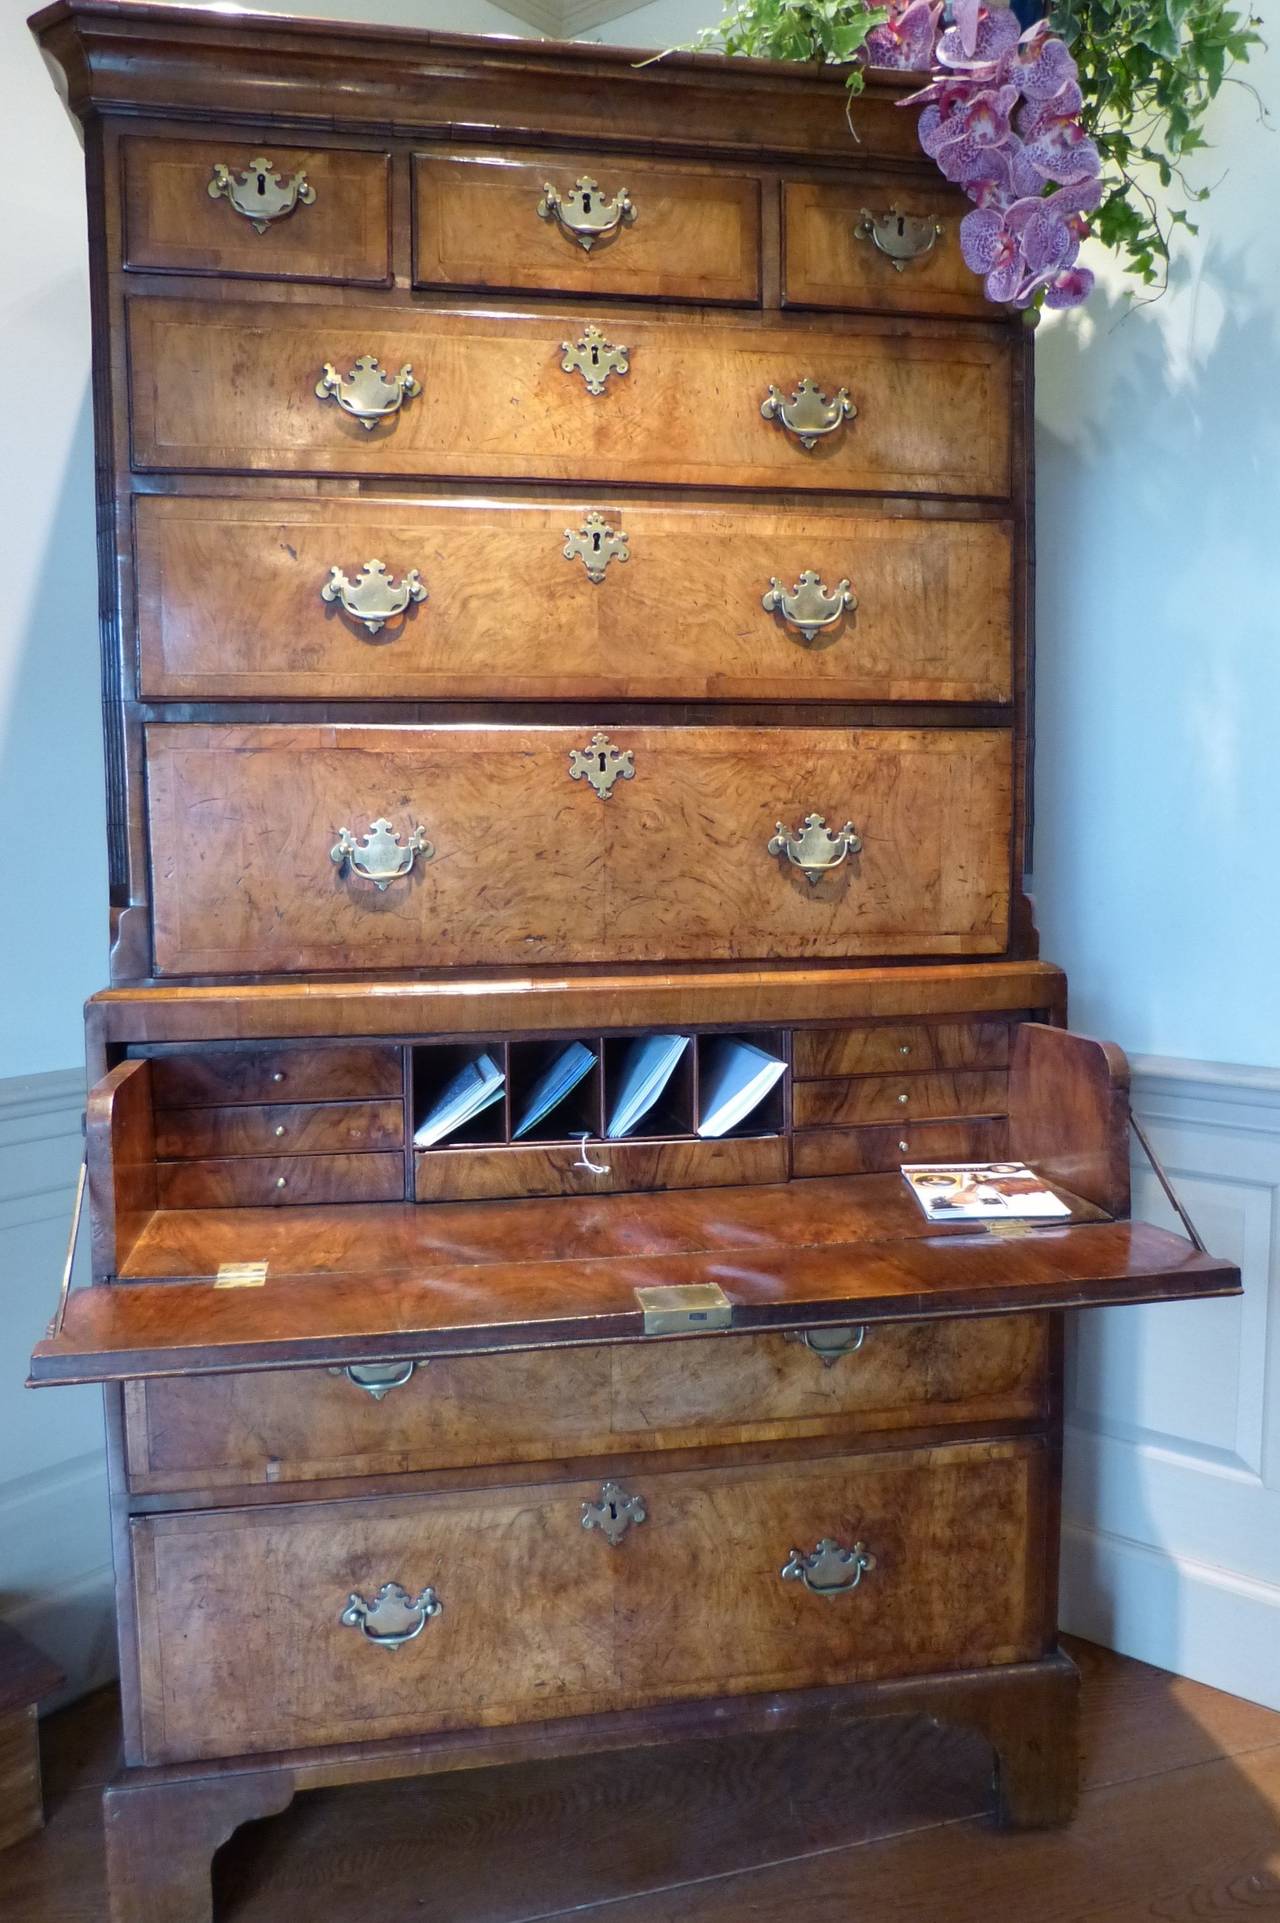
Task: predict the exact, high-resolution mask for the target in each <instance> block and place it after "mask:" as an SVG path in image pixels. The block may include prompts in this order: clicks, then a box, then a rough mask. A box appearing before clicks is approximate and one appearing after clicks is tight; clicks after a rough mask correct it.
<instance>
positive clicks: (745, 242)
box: [413, 152, 760, 306]
mask: <svg viewBox="0 0 1280 1923" xmlns="http://www.w3.org/2000/svg"><path fill="white" fill-rule="evenodd" d="M413 189H414V216H415V217H414V284H415V285H416V286H418V287H460V288H473V289H486V288H501V289H508V290H512V291H515V290H519V289H521V288H529V289H531V290H542V291H546V292H555V293H566V294H587V295H591V294H624V295H632V296H638V297H641V298H647V299H652V300H682V301H699V302H708V303H712V302H726V303H730V304H733V305H737V306H754V305H755V304H756V303H757V302H758V301H759V298H760V183H759V181H758V180H756V179H753V178H752V177H751V176H749V175H742V174H732V173H728V172H718V171H716V170H713V169H711V168H709V167H708V168H695V167H685V168H672V167H664V166H661V165H658V164H655V163H654V162H653V161H647V160H639V161H637V160H635V159H633V158H631V157H627V158H625V159H620V158H619V157H618V156H617V155H607V156H606V155H599V154H589V153H576V152H575V153H568V152H554V153H545V154H539V155H537V156H536V157H535V158H534V159H532V160H527V159H524V158H517V157H516V156H514V155H511V154H504V155H497V154H468V155H465V156H463V155H450V156H446V157H442V158H441V157H435V156H432V157H430V158H428V157H426V156H424V155H418V156H417V157H416V158H415V160H414V166H413Z"/></svg>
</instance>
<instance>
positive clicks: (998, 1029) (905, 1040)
mask: <svg viewBox="0 0 1280 1923" xmlns="http://www.w3.org/2000/svg"><path fill="white" fill-rule="evenodd" d="M1009 1045H1010V1023H1009V1021H1008V1020H1007V1019H1002V1018H997V1019H995V1020H988V1021H979V1020H974V1021H959V1022H861V1023H859V1024H858V1025H857V1026H856V1027H854V1026H850V1027H847V1028H801V1029H797V1031H796V1035H795V1041H794V1043H793V1045H792V1061H793V1067H794V1073H795V1076H796V1079H797V1081H812V1080H816V1079H818V1078H819V1077H821V1076H828V1075H881V1074H885V1073H888V1072H892V1071H894V1070H896V1071H897V1072H899V1073H900V1074H906V1073H908V1072H914V1071H916V1070H921V1071H923V1070H926V1069H937V1068H950V1069H954V1068H963V1069H970V1068H1007V1067H1008V1065H1009Z"/></svg>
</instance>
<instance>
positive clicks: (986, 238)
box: [960, 207, 1007, 274]
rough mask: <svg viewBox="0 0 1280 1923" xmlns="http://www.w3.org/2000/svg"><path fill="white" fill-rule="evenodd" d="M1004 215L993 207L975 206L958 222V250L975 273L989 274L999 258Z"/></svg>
mask: <svg viewBox="0 0 1280 1923" xmlns="http://www.w3.org/2000/svg"><path fill="white" fill-rule="evenodd" d="M1006 231H1007V230H1006V228H1005V224H1004V217H1003V215H1002V214H1001V213H1000V212H999V211H998V209H996V208H994V207H975V208H974V209H973V212H972V213H969V214H966V215H965V217H964V219H963V220H962V221H961V222H960V252H961V253H962V254H963V255H964V264H965V266H966V267H969V268H971V269H972V270H973V272H974V273H975V274H989V273H990V272H991V270H992V268H993V267H995V265H996V264H997V262H998V261H999V260H1000V258H1001V250H1002V246H1003V243H1004V240H1005V236H1006Z"/></svg>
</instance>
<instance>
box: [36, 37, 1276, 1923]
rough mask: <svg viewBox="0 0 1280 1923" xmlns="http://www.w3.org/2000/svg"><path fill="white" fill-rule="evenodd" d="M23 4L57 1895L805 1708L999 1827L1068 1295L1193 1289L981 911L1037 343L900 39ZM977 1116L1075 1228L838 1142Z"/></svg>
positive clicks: (1037, 1816) (1041, 1648)
mask: <svg viewBox="0 0 1280 1923" xmlns="http://www.w3.org/2000/svg"><path fill="white" fill-rule="evenodd" d="M33 27H34V30H35V31H36V33H37V35H38V36H39V38H40V41H41V43H42V46H43V47H44V49H45V52H46V54H47V56H48V59H49V62H50V65H51V66H52V68H53V70H54V72H55V75H56V77H57V79H58V83H59V85H60V87H61V88H62V89H63V91H64V93H65V96H66V98H67V100H68V103H69V106H70V108H71V111H72V113H73V114H74V115H75V116H76V118H77V119H78V120H79V121H80V123H81V124H82V126H83V130H84V138H85V145H86V153H87V175H88V195H89V209H90V248H91V260H92V285H93V300H94V324H95V350H94V351H95V369H94V391H95V427H96V435H97V451H98V474H99V487H100V526H101V570H102V601H103V623H102V635H103V674H104V689H105V699H104V714H105V725H106V738H107V763H108V780H109V839H110V855H111V874H112V902H113V906H112V972H111V986H110V987H109V988H107V989H104V991H103V992H102V993H101V994H100V995H98V996H96V997H95V998H94V1000H93V1001H92V1002H91V1003H90V1006H89V1010H88V1056H89V1065H90V1072H91V1082H92V1087H91V1092H90V1097H89V1109H88V1122H87V1158H86V1160H87V1189H88V1216H89V1230H90V1241H91V1247H92V1280H91V1284H90V1286H88V1287H85V1288H81V1289H78V1290H75V1291H72V1292H70V1293H68V1292H67V1291H66V1290H65V1287H64V1294H63V1298H62V1300H61V1301H60V1303H59V1306H58V1311H57V1314H56V1316H55V1319H54V1322H53V1324H52V1325H51V1328H50V1331H49V1333H48V1335H47V1336H46V1337H45V1339H44V1340H42V1341H41V1342H40V1343H39V1344H38V1346H37V1348H36V1352H35V1356H34V1358H33V1362H32V1379H33V1381H34V1382H37V1383H57V1382H84V1381H95V1382H101V1383H103V1384H104V1385H105V1394H106V1403H107V1412H108V1424H109V1434H110V1440H111V1483H112V1504H113V1515H114V1526H115V1547H116V1566H117V1584H118V1600H119V1613H120V1653H121V1674H122V1682H123V1696H124V1723H125V1727H124V1767H123V1769H122V1772H121V1774H120V1776H119V1777H118V1779H117V1780H116V1782H115V1783H114V1784H113V1786H112V1787H111V1789H110V1790H109V1791H108V1793H107V1804H106V1808H107V1836H108V1847H109V1859H110V1869H111V1881H112V1903H113V1914H114V1917H115V1920H116V1923H204V1920H205V1919H207V1918H208V1916H209V1914H210V1912H209V1902H210V1897H209V1876H208V1865H209V1858H210V1856H211V1854H212V1851H213V1849H214V1848H215V1847H216V1846H217V1844H218V1843H219V1842H220V1841H221V1840H222V1839H223V1838H224V1837H225V1836H226V1835H228V1834H229V1833H230V1831H231V1830H232V1829H233V1828H235V1827H236V1825H237V1824H239V1823H240V1822H243V1821H245V1820H248V1819H249V1818H251V1817H256V1816H262V1815H267V1814H270V1813H272V1812H273V1811H275V1810H278V1809H280V1808H282V1807H284V1805H285V1804H286V1803H287V1802H288V1800H289V1798H290V1797H291V1796H292V1795H293V1793H294V1792H295V1790H297V1789H299V1788H306V1787H312V1786H316V1785H321V1784H337V1783H345V1782H352V1781H360V1780H364V1781H368V1780H376V1779H378V1778H383V1777H393V1776H402V1775H412V1774H421V1773H428V1772H432V1771H439V1770H449V1769H461V1768H470V1767H474V1766H476V1765H479V1764H483V1763H486V1762H501V1761H506V1760H510V1759H512V1758H518V1757H531V1756H536V1755H555V1754H558V1753H564V1752H567V1751H571V1750H575V1749H578V1750H581V1749H607V1748H616V1747H623V1746H626V1745H628V1744H631V1743H637V1742H645V1743H651V1742H654V1741H662V1740H674V1739H677V1738H682V1737H689V1736H697V1735H702V1734H709V1733H712V1732H723V1733H733V1732H735V1731H748V1730H753V1729H762V1728H778V1727H787V1726H800V1725H804V1724H806V1723H812V1724H814V1725H821V1724H825V1723H829V1722H830V1721H831V1720H832V1719H833V1718H854V1717H859V1716H883V1715H889V1714H907V1713H916V1712H920V1711H925V1712H927V1713H929V1714H932V1715H935V1716H938V1717H943V1718H948V1717H949V1718H952V1719H954V1720H958V1721H962V1722H967V1723H971V1724H973V1725H975V1726H977V1727H978V1728H980V1729H981V1730H983V1731H984V1732H985V1733H986V1734H987V1736H988V1738H989V1739H990V1741H991V1744H992V1746H993V1748H994V1749H995V1751H996V1752H997V1754H998V1757H999V1762H1000V1773H999V1784H1000V1802H999V1808H1000V1811H1001V1813H1002V1815H1003V1817H1004V1818H1005V1819H1006V1820H1008V1821H1010V1822H1012V1823H1021V1824H1034V1823H1043V1822H1051V1821H1057V1820H1061V1819H1063V1818H1065V1817H1066V1816H1067V1815H1068V1814H1069V1811H1070V1808H1071V1803H1072V1797H1073V1784H1074V1733H1073V1732H1074V1723H1073V1707H1074V1689H1073V1685H1074V1672H1073V1670H1072V1668H1071V1666H1070V1664H1069V1663H1068V1662H1067V1661H1066V1659H1065V1658H1064V1657H1062V1656H1061V1655H1060V1654H1059V1653H1058V1651H1057V1647H1056V1627H1055V1601H1056V1597H1055V1590H1056V1556H1057V1522H1056V1515H1057V1490H1058V1480H1059V1469H1058V1456H1059V1444H1060V1421H1061V1417H1060V1382H1059V1378H1060V1359H1061V1344H1062V1321H1063V1317H1062V1313H1061V1312H1062V1311H1063V1310H1066V1309H1069V1308H1070V1309H1074V1308H1080V1307H1085V1306H1088V1305H1090V1304H1105V1303H1114V1302H1147V1301H1154V1300H1158V1299H1162V1298H1166V1297H1177V1296H1195V1295H1205V1294H1214V1293H1219V1294H1220V1293H1226V1292H1230V1291H1232V1290H1234V1289H1236V1288H1238V1286H1239V1279H1238V1276H1237V1274H1236V1272H1235V1271H1234V1270H1233V1269H1232V1268H1231V1267H1230V1266H1229V1265H1227V1264H1225V1263H1222V1262H1219V1261H1216V1260H1215V1259H1214V1258H1212V1257H1211V1256H1210V1255H1208V1254H1207V1253H1206V1252H1205V1251H1204V1250H1203V1249H1202V1248H1201V1247H1200V1246H1199V1245H1198V1243H1197V1242H1194V1241H1193V1240H1188V1239H1185V1238H1183V1237H1180V1236H1176V1235H1173V1234H1170V1233H1168V1232H1166V1231H1164V1230H1162V1229H1158V1228H1155V1227H1152V1226H1149V1225H1146V1224H1141V1223H1133V1222H1131V1221H1130V1220H1129V1219H1128V1178H1127V1160H1128V1147H1127V1125H1128V1110H1127V1076H1126V1071H1125V1067H1124V1062H1123V1058H1122V1057H1121V1056H1120V1055H1119V1052H1118V1051H1117V1050H1115V1049H1114V1048H1111V1047H1109V1046H1108V1045H1105V1044H1102V1043H1097V1042H1091V1041H1087V1040H1085V1039H1083V1038H1081V1037H1078V1036H1075V1035H1073V1034H1072V1033H1071V1032H1070V1030H1069V1029H1068V1028H1067V1027H1066V1018H1065V984H1064V981H1063V978H1062V976H1061V974H1060V972H1059V971H1058V970H1056V969H1055V968H1053V967H1051V966H1049V965H1048V964H1046V963H1043V962H1041V961H1040V960H1039V959H1038V957H1037V944H1036V937H1035V931H1034V926H1033V922H1032V917H1031V912H1030V907H1029V904H1028V902H1027V900H1026V898H1025V896H1024V894H1023V891H1022V885H1021V878H1022V870H1023V858H1024V850H1025V847H1026V838H1027V822H1028V727H1027V716H1028V700H1029V686H1028V669H1029V654H1030V650H1029V606H1028V582H1029V574H1030V551H1031V487H1030V371H1031V345H1030V341H1031V337H1030V334H1029V333H1028V331H1027V330H1026V329H1025V327H1024V326H1023V325H1022V323H1021V320H1020V319H1019V317H1017V316H1006V315H1005V314H1004V313H1003V312H1001V311H999V310H997V309H994V308H992V307H990V306H989V305H988V304H986V303H985V302H984V301H983V300H982V298H981V294H980V289H979V287H978V284H977V283H976V281H974V280H973V279H972V278H971V276H970V275H969V274H968V273H967V271H966V269H965V268H964V266H963V264H962V262H961V260H960V255H959V249H958V243H957V223H958V219H959V216H960V214H961V212H962V211H963V202H959V201H957V200H955V199H954V198H952V197H951V195H950V193H949V191H948V190H946V189H945V188H944V187H942V186H941V185H940V183H939V182H938V181H937V179H936V177H935V176H934V175H933V173H932V171H931V170H930V168H929V167H928V165H927V163H922V161H921V159H920V156H919V153H918V149H917V147H916V144H915V130H914V126H913V122H912V118H911V116H909V115H904V114H903V113H902V112H901V111H900V110H899V108H898V105H897V102H898V100H899V99H900V98H901V95H902V93H903V91H904V90H903V88H902V87H901V86H900V85H899V84H898V83H896V82H893V81H891V80H890V79H889V78H888V77H886V76H875V75H873V76H871V78H870V80H869V84H868V87H867V90H866V92H865V94H864V95H863V96H862V97H861V98H860V99H859V100H858V101H857V103H856V105H855V108H854V118H855V124H856V131H857V136H858V138H857V140H856V142H855V141H854V139H853V138H852V136H851V133H850V128H849V125H848V123H847V121H846V116H845V100H844V92H843V87H842V85H841V82H840V79H839V77H838V76H836V77H830V78H829V77H827V76H825V75H823V74H822V73H820V72H819V73H815V72H811V71H809V70H807V69H801V68H783V67H773V66H766V65H761V64H758V63H753V62H739V61H724V60H717V59H713V58H707V57H698V58H693V57H678V58H674V59H670V60H667V61H665V62H661V63H659V64H657V65H649V66H638V65H637V64H636V60H635V57H634V56H632V55H630V54H627V53H624V52H618V51H614V50H609V49H603V48H600V47H596V46H581V45H570V46H556V45H551V44H542V43H520V42H500V41H485V40H469V39H462V38H457V37H450V36H441V35H435V34H427V33H408V32H401V31H398V30H391V29H356V28H351V27H343V26H336V25H329V24H324V23H320V22H289V21H285V20H281V19H273V18H271V17H269V16H265V15H263V16H254V15H230V14H227V15H224V14H220V13H218V12H216V11H210V12H199V11H197V10H194V9H184V8H180V7H166V6H155V5H149V4H141V3H138V4H135V3H134V0H58V4H56V5H54V6H52V7H50V8H48V9H46V10H45V12H43V13H41V14H39V15H37V16H36V19H35V20H34V22H33ZM89 645H90V644H89V639H88V637H87V636H86V637H85V647H86V655H87V650H88V648H89ZM1004 1159H1008V1160H1011V1161H1017V1162H1021V1161H1026V1162H1029V1163H1031V1164H1032V1165H1033V1167H1034V1168H1035V1169H1036V1170H1037V1172H1038V1173H1039V1174H1040V1175H1041V1176H1042V1177H1043V1178H1044V1179H1045V1180H1046V1181H1048V1182H1049V1183H1050V1184H1051V1185H1052V1187H1053V1188H1054V1190H1055V1191H1056V1192H1057V1194H1058V1195H1059V1197H1060V1198H1061V1200H1062V1202H1063V1204H1064V1206H1065V1211H1066V1212H1065V1214H1064V1215H1062V1216H1061V1217H1059V1218H1057V1219H1055V1220H1054V1221H1052V1222H1048V1223H1044V1224H1042V1225H1027V1224H1020V1225H1017V1228H1018V1232H1017V1233H1014V1234H1009V1235H998V1234H995V1233H993V1232H991V1225H990V1224H987V1223H984V1222H969V1221H964V1220H955V1221H952V1222H947V1221H946V1220H943V1219H937V1220H935V1219H929V1218H927V1217H926V1216H925V1214H924V1213H923V1211H922V1210H921V1208H920V1207H919V1206H918V1205H917V1202H916V1200H915V1199H914V1197H913V1195H912V1194H911V1193H910V1191H909V1190H908V1188H907V1186H906V1184H905V1183H904V1182H903V1180H902V1177H901V1175H900V1172H899V1171H900V1169H901V1166H902V1165H903V1164H904V1163H918V1162H925V1163H928V1162H947V1161H956V1160H960V1161H979V1162H990V1161H992V1160H1004ZM515 1597H518V1599H519V1607H518V1608H515V1607H513V1606H512V1599H513V1598H515ZM993 1847H997V1845H994V1844H993Z"/></svg>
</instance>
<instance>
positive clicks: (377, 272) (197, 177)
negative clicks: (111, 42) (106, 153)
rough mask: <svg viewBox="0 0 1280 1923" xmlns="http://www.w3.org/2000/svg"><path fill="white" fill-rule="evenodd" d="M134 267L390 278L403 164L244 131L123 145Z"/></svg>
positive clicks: (128, 260) (128, 246)
mask: <svg viewBox="0 0 1280 1923" xmlns="http://www.w3.org/2000/svg"><path fill="white" fill-rule="evenodd" d="M122 148H123V154H124V258H125V266H126V267H139V268H148V269H152V270H154V269H157V268H159V269H165V268H168V269H172V270H173V271H174V272H176V273H182V274H230V275H246V276H253V277H255V278H263V279H273V280H276V279H278V280H315V281H352V282H361V283H369V282H374V283H379V282H386V281H387V280H389V278H390V273H391V254H390V191H391V161H390V156H389V155H388V154H385V153H363V152H360V151H358V150H357V149H355V148H351V147H343V148H324V147H281V146H278V145H276V144H275V143H274V142H268V143H267V145H266V149H265V152H264V149H263V145H262V143H261V142H255V141H253V140H245V139H243V138H241V137H240V136H239V135H237V136H235V137H234V138H232V139H229V140H224V139H223V138H222V137H221V136H218V137H216V138H212V139H204V140H149V139H147V138H145V137H134V138H130V139H127V140H125V141H123V142H122Z"/></svg>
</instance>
